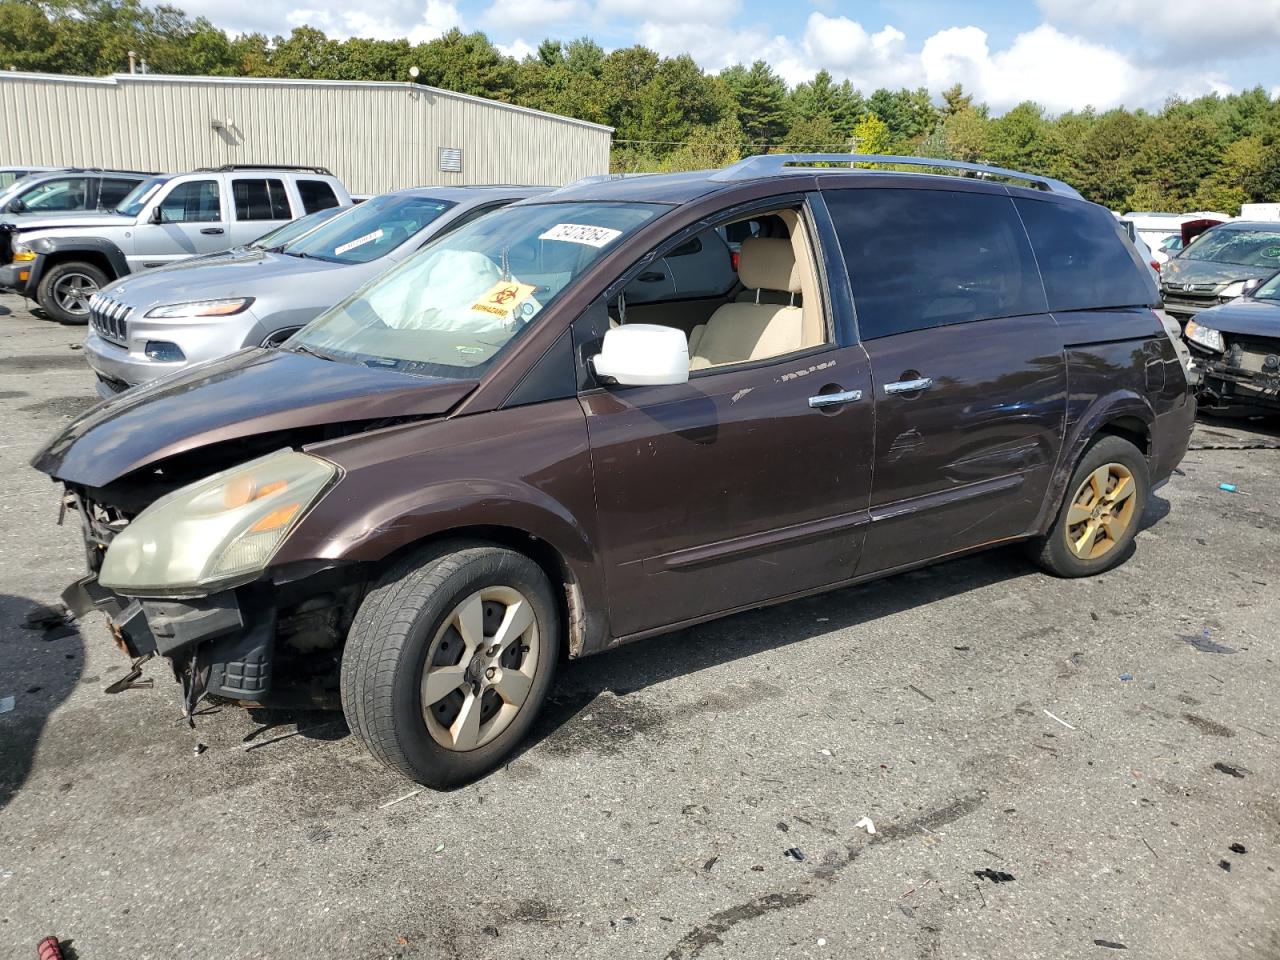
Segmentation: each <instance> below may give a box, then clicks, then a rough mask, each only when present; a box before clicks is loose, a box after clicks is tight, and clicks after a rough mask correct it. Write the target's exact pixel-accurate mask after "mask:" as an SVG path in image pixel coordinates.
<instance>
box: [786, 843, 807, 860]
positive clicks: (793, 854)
mask: <svg viewBox="0 0 1280 960" xmlns="http://www.w3.org/2000/svg"><path fill="white" fill-rule="evenodd" d="M782 855H783V856H784V857H786V858H787V859H789V860H794V861H795V862H796V863H803V862H804V860H805V855H804V851H803V850H801V849H800V848H799V847H789V848H788V849H786V850H784V851H782Z"/></svg>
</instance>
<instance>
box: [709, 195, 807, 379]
mask: <svg viewBox="0 0 1280 960" xmlns="http://www.w3.org/2000/svg"><path fill="white" fill-rule="evenodd" d="M783 214H784V216H785V215H790V218H791V219H790V222H788V223H787V227H788V230H789V231H790V232H791V237H790V238H789V239H778V238H771V237H770V238H766V237H753V238H751V239H749V240H746V241H745V242H743V244H742V249H741V251H740V252H739V260H738V276H739V278H740V279H741V280H742V283H743V285H744V286H745V287H746V288H747V289H748V290H749V291H753V292H754V293H755V294H757V295H759V301H758V302H757V301H756V300H739V301H737V302H734V303H727V304H725V305H724V306H722V307H720V308H719V309H718V310H716V312H715V313H713V314H712V315H711V318H710V319H709V320H708V321H707V322H706V323H705V324H704V325H701V326H698V327H695V328H694V329H693V332H692V333H691V334H690V335H689V369H690V370H705V369H707V368H709V367H720V366H726V365H728V364H732V363H745V362H747V361H749V360H764V359H768V358H769V357H780V356H783V355H785V354H788V353H795V352H796V351H798V350H802V349H804V348H806V347H812V346H817V345H818V344H820V343H822V342H823V341H824V339H825V332H824V330H823V324H822V316H821V311H820V309H819V308H818V307H817V304H819V303H821V301H820V300H819V298H818V296H817V289H816V288H817V284H816V281H815V278H814V277H813V275H812V274H813V268H812V261H811V260H810V258H809V249H808V242H807V239H806V238H805V234H804V230H803V228H801V227H800V225H799V217H798V216H797V214H796V213H795V212H794V211H790V210H788V211H784V212H783ZM806 288H808V289H806ZM765 292H770V293H773V294H778V293H781V294H784V295H785V296H786V298H787V302H785V303H771V302H768V300H772V299H775V298H774V297H770V298H768V299H766V298H765V297H764V293H765ZM806 293H807V294H808V296H805V294H806Z"/></svg>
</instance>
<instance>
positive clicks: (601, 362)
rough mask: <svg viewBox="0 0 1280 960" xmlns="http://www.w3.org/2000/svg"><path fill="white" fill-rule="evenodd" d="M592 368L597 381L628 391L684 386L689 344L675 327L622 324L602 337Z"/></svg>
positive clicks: (686, 374)
mask: <svg viewBox="0 0 1280 960" xmlns="http://www.w3.org/2000/svg"><path fill="white" fill-rule="evenodd" d="M591 367H592V369H593V370H594V371H595V374H596V376H597V377H600V378H602V379H605V380H610V381H613V382H614V383H618V384H621V385H622V386H627V387H632V386H636V387H638V386H654V385H658V384H678V383H687V382H688V380H689V341H688V340H687V339H685V335H684V334H683V333H681V332H680V331H679V330H677V329H676V328H675V327H663V326H658V325H657V324H652V323H628V324H624V325H623V326H621V327H615V328H614V329H612V330H610V331H609V332H608V333H606V334H605V335H604V344H603V345H602V346H601V348H600V353H598V354H597V355H596V356H594V357H592V359H591Z"/></svg>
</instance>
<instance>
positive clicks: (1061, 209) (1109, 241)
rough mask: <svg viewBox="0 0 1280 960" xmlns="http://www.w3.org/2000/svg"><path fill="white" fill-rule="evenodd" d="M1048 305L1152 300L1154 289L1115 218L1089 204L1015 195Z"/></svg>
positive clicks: (1097, 306)
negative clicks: (1149, 284) (1125, 241)
mask: <svg viewBox="0 0 1280 960" xmlns="http://www.w3.org/2000/svg"><path fill="white" fill-rule="evenodd" d="M1014 205H1015V206H1016V207H1017V208H1018V213H1019V214H1021V216H1022V222H1023V223H1024V224H1026V227H1027V235H1028V236H1029V237H1030V238H1031V246H1032V249H1034V250H1035V254H1036V261H1037V263H1038V264H1039V266H1040V275H1041V276H1042V277H1043V278H1044V289H1045V295H1046V296H1047V297H1048V300H1049V309H1050V310H1056V311H1067V310H1102V309H1106V308H1109V307H1130V306H1147V305H1150V304H1151V303H1152V302H1153V300H1154V296H1155V290H1154V288H1153V287H1152V286H1148V283H1147V278H1146V277H1145V276H1144V273H1143V269H1142V267H1141V266H1140V265H1139V264H1138V263H1137V262H1136V261H1135V260H1134V256H1133V254H1131V253H1130V251H1129V248H1128V246H1126V244H1125V243H1124V241H1123V240H1122V239H1121V237H1120V231H1119V228H1117V226H1116V222H1115V218H1114V217H1113V216H1112V215H1111V214H1110V213H1108V212H1107V211H1106V210H1103V209H1102V208H1101V207H1096V206H1094V205H1092V204H1087V203H1078V202H1069V203H1061V202H1055V201H1052V200H1031V199H1027V198H1019V199H1017V200H1015V201H1014Z"/></svg>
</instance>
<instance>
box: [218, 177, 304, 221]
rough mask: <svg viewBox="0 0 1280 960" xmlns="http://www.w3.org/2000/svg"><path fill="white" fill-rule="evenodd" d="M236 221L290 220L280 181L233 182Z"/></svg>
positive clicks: (287, 202) (282, 184) (287, 201)
mask: <svg viewBox="0 0 1280 960" xmlns="http://www.w3.org/2000/svg"><path fill="white" fill-rule="evenodd" d="M231 193H232V195H233V196H234V198H235V202H236V219H237V220H291V219H293V214H292V213H290V212H289V196H288V194H286V193H285V190H284V181H282V180H233V181H231Z"/></svg>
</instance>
